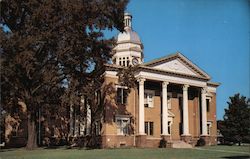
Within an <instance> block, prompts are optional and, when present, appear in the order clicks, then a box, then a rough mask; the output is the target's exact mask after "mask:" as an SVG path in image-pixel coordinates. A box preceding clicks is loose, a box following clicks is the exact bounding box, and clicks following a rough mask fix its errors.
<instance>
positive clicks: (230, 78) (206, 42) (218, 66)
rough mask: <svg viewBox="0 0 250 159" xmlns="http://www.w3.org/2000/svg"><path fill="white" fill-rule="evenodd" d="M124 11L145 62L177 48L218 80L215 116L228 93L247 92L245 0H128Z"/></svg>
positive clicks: (249, 21)
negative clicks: (128, 17) (129, 19)
mask: <svg viewBox="0 0 250 159" xmlns="http://www.w3.org/2000/svg"><path fill="white" fill-rule="evenodd" d="M127 11H129V12H130V13H131V14H132V16H133V21H132V27H133V29H134V30H135V31H136V32H137V33H138V34H139V36H140V38H141V40H142V42H143V45H144V55H145V61H146V62H147V61H150V60H153V59H155V58H158V57H162V56H166V55H168V54H170V53H174V52H176V51H179V52H181V53H182V54H184V55H185V56H186V57H187V58H189V59H190V60H191V61H192V62H194V63H195V64H196V65H198V66H199V67H200V68H202V69H203V70H205V71H206V72H207V73H208V74H209V75H210V76H211V77H212V81H214V82H220V83H221V86H219V88H218V90H217V119H222V118H223V115H224V109H225V108H226V107H227V101H228V97H229V96H233V95H234V94H235V93H237V92H239V93H241V94H243V95H245V96H247V97H249V92H250V91H249V88H250V84H249V81H250V79H249V76H250V75H249V72H250V71H249V68H250V64H249V58H250V57H249V53H250V46H249V45H250V40H249V34H250V5H249V4H248V1H247V0H158V1H157V0H131V1H130V3H129V5H128V7H127Z"/></svg>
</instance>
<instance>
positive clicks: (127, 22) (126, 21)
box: [124, 12, 132, 30]
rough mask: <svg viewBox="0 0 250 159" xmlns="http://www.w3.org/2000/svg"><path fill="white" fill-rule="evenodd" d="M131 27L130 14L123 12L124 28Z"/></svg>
mask: <svg viewBox="0 0 250 159" xmlns="http://www.w3.org/2000/svg"><path fill="white" fill-rule="evenodd" d="M131 28H132V15H131V14H130V13H128V12H127V13H124V30H126V29H131Z"/></svg>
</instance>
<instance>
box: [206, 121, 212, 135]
mask: <svg viewBox="0 0 250 159" xmlns="http://www.w3.org/2000/svg"><path fill="white" fill-rule="evenodd" d="M211 127H212V122H211V121H208V122H207V134H208V135H211Z"/></svg>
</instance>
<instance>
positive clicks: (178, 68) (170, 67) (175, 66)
mask: <svg viewBox="0 0 250 159" xmlns="http://www.w3.org/2000/svg"><path fill="white" fill-rule="evenodd" d="M153 68H157V69H160V70H164V71H171V72H176V73H181V74H189V75H193V76H196V73H195V72H194V71H193V70H192V69H190V68H188V67H187V66H185V65H184V64H183V63H181V61H179V60H178V59H175V60H172V61H169V62H166V63H163V64H160V65H156V66H154V67H153Z"/></svg>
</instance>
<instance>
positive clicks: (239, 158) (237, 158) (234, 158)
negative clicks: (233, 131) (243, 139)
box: [222, 155, 250, 159]
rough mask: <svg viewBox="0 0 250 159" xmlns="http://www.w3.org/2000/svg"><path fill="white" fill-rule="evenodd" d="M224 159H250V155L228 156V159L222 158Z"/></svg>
mask: <svg viewBox="0 0 250 159" xmlns="http://www.w3.org/2000/svg"><path fill="white" fill-rule="evenodd" d="M222 158H226V159H249V158H250V156H249V155H244V156H226V157H222Z"/></svg>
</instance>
